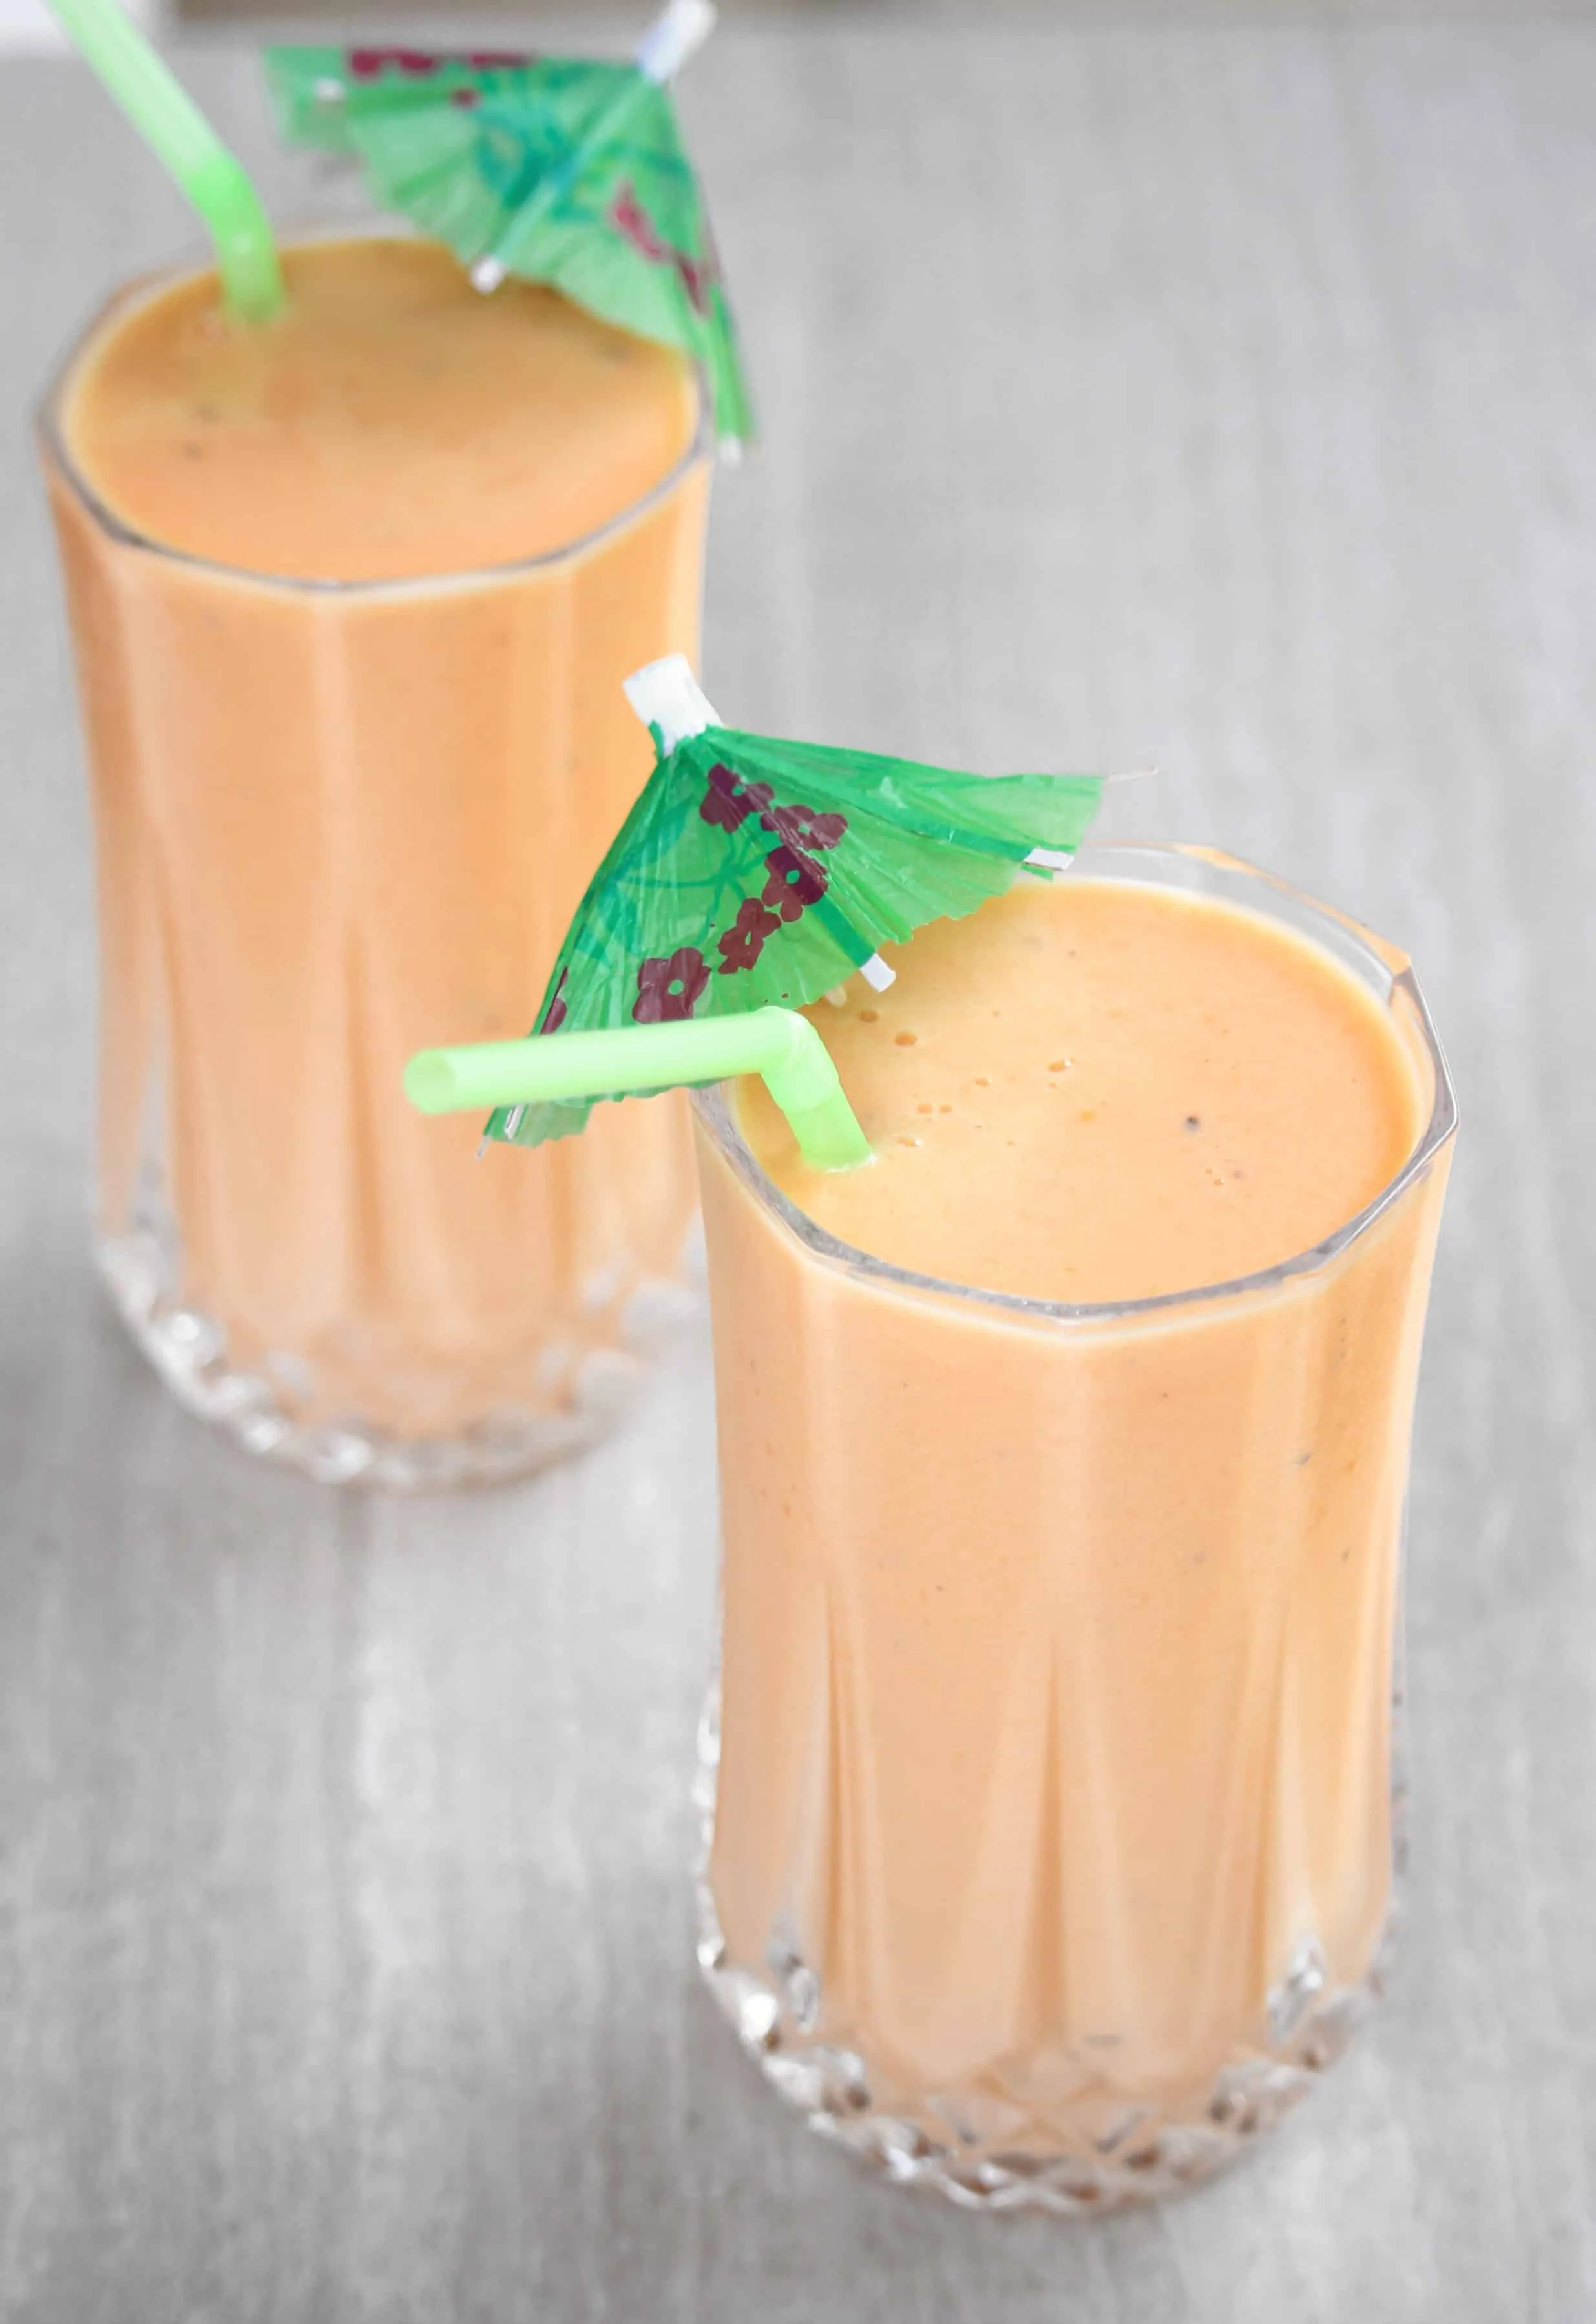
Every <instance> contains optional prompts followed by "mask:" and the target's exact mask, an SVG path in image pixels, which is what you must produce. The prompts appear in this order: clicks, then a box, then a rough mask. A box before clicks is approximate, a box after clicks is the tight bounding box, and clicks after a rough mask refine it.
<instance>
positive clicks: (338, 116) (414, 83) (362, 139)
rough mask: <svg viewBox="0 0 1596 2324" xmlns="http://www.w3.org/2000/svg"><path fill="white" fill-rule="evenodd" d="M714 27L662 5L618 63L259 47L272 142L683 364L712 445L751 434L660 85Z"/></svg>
mask: <svg viewBox="0 0 1596 2324" xmlns="http://www.w3.org/2000/svg"><path fill="white" fill-rule="evenodd" d="M714 21H715V10H714V8H713V7H712V6H710V5H709V0H671V5H670V6H669V7H668V8H667V9H666V11H665V13H664V14H663V15H662V16H661V17H660V20H659V22H658V23H656V24H655V26H654V28H653V30H652V31H651V32H650V34H649V36H648V38H647V39H646V40H645V41H644V42H643V44H642V46H641V49H640V50H639V51H638V53H637V56H636V58H635V59H634V60H632V62H631V63H630V64H610V63H603V62H598V61H594V60H582V59H576V58H564V57H526V56H514V55H510V54H507V53H502V52H499V51H485V50H473V51H466V52H462V53H459V54H446V53H442V52H434V51H429V50H420V49H392V48H390V49H324V48H275V49H268V50H267V51H266V71H267V78H268V80H269V82H270V85H271V88H272V97H273V100H274V103H275V106H276V110H277V115H278V118H279V122H280V124H281V128H282V131H283V134H284V135H285V136H287V137H288V138H290V139H291V141H292V142H294V143H298V144H301V145H314V146H318V147H320V148H322V149H323V150H325V151H329V152H338V153H345V154H350V155H353V156H355V158H357V159H358V160H359V161H361V163H362V164H363V165H364V170H365V173H366V176H367V179H368V180H369V181H370V184H371V186H372V189H373V191H374V193H375V195H376V197H377V199H378V200H379V201H380V202H381V203H382V204H383V206H384V207H385V208H389V209H393V210H397V211H399V212H400V213H401V216H403V217H407V218H409V219H410V220H411V223H412V224H413V225H415V226H420V229H421V231H422V232H423V233H424V234H428V235H432V236H433V238H434V239H435V240H437V241H438V242H442V243H444V244H447V247H448V248H449V249H450V250H452V251H453V252H454V253H455V254H456V256H457V258H459V259H460V260H461V261H462V262H463V263H465V264H466V266H468V267H469V268H470V269H471V272H472V277H473V280H474V281H475V282H476V284H477V286H478V288H479V289H480V290H483V291H492V290H494V289H495V288H496V287H497V286H498V284H499V283H500V282H502V281H503V279H504V277H505V276H506V275H507V274H515V275H520V276H522V277H524V278H525V279H526V280H528V281H533V282H544V283H548V284H549V285H550V286H551V287H552V288H553V289H555V290H557V291H563V292H564V293H565V294H566V296H567V298H569V299H572V300H575V301H576V302H577V305H579V306H583V307H586V308H587V309H590V310H591V312H593V313H594V314H595V315H599V316H602V317H603V318H604V320H605V321H606V322H610V323H614V324H617V325H619V326H620V327H621V328H622V329H623V330H628V331H634V332H636V333H637V334H638V335H639V337H642V338H647V339H659V340H662V341H663V342H664V343H665V344H666V345H667V346H674V347H679V348H681V349H682V351H683V352H684V353H685V354H687V355H690V356H691V357H692V358H693V360H694V361H695V362H696V363H697V364H700V365H701V366H702V368H703V370H704V372H705V374H706V376H707V378H708V381H709V384H710V390H711V393H712V395H713V397H714V401H715V425H716V428H717V430H718V432H719V434H720V435H721V437H722V438H724V439H725V440H727V441H741V440H745V439H746V438H748V437H749V436H750V435H751V434H752V417H751V412H750V407H749V401H748V393H747V389H746V386H745V384H744V382H743V371H742V366H741V363H740V361H739V357H738V352H737V340H736V334H735V331H734V329H733V323H732V316H731V309H730V308H729V307H728V305H727V303H726V296H725V291H724V287H723V285H722V282H721V277H720V269H719V265H718V263H717V262H716V258H715V243H714V238H713V236H712V235H711V233H710V229H709V219H708V215H707V213H706V209H705V207H704V199H703V196H702V194H701V192H700V190H699V187H698V182H697V179H696V177H695V176H694V174H693V167H692V164H691V162H690V161H688V159H687V150H686V147H685V146H684V144H683V143H682V135H681V130H680V127H679V125H678V122H677V117H676V108H675V106H674V105H673V104H672V102H671V97H670V91H669V87H668V86H667V84H668V83H669V80H670V79H671V78H672V77H673V76H674V74H675V73H676V71H677V70H678V69H679V67H680V66H681V65H682V64H683V63H684V62H685V61H686V60H687V56H688V55H689V54H690V53H691V51H693V50H694V49H695V48H697V46H698V44H699V42H701V41H702V40H703V38H704V36H705V34H706V32H708V30H709V28H710V26H711V24H713V23H714Z"/></svg>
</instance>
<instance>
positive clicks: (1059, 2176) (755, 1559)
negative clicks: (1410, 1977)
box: [700, 849, 1452, 2209]
mask: <svg viewBox="0 0 1596 2324" xmlns="http://www.w3.org/2000/svg"><path fill="white" fill-rule="evenodd" d="M890 957H891V958H892V961H893V964H894V965H895V967H896V968H897V971H898V978H897V982H896V983H894V984H893V985H892V986H891V988H890V990H889V991H886V992H884V993H880V994H877V993H874V992H872V991H868V990H866V989H864V988H863V986H862V985H859V984H857V983H855V984H854V985H851V986H850V987H849V991H848V998H847V1001H846V1006H845V1007H844V1008H843V1009H840V1010H839V1009H833V1008H830V1007H828V1006H826V1005H825V1004H822V1005H821V1006H820V1007H819V1008H817V1009H816V1010H814V1011H813V1012H812V1013H813V1016H814V1019H815V1021H816V1025H817V1026H818V1027H819V1028H820V1030H821V1032H822V1033H823V1035H824V1037H826V1041H827V1044H828V1046H829V1047H830V1048H831V1050H832V1053H833V1055H834V1056H835V1060H836V1062H837V1065H838V1067H839V1070H840V1073H841V1075H842V1079H843V1083H844V1087H845V1088H846V1089H847V1091H848V1093H849V1095H850V1098H851V1099H852V1101H853V1105H854V1108H855V1111H857V1112H858V1114H859V1117H860V1120H861V1121H862V1123H863V1126H864V1129H865V1130H866V1132H867V1134H868V1135H869V1136H870V1138H871V1140H872V1145H873V1147H874V1148H875V1154H876V1159H875V1160H874V1162H873V1163H872V1164H871V1165H870V1166H868V1167H866V1168H864V1169H862V1170H860V1171H858V1172H855V1173H852V1174H841V1173H839V1174H835V1175H832V1176H825V1175H822V1174H817V1173H813V1172H810V1171H808V1170H807V1169H806V1168H805V1167H804V1165H803V1164H802V1162H801V1160H800V1158H799V1157H798V1154H797V1151H796V1148H795V1147H794V1146H793V1143H792V1140H791V1138H790V1134H789V1131H788V1130H787V1128H786V1125H785V1124H784V1122H783V1121H782V1120H781V1117H780V1115H779V1114H778V1113H777V1112H776V1111H775V1110H774V1109H773V1108H772V1107H771V1106H770V1103H769V1102H768V1100H767V1099H766V1098H765V1096H764V1093H763V1092H762V1090H761V1089H760V1088H759V1087H758V1085H757V1084H748V1085H739V1087H738V1089H737V1092H736V1093H735V1096H734V1100H733V1101H732V1102H730V1103H728V1102H727V1100H726V1097H725V1096H724V1093H716V1094H715V1096H713V1097H711V1098H709V1099H707V1100H706V1101H704V1102H703V1103H702V1104H701V1108H700V1113H701V1122H700V1129H701V1137H700V1146H701V1167H702V1172H703V1178H704V1188H705V1208H706V1226H707V1230H708V1236H709V1255H710V1270H711V1276H710V1279H711V1293H712V1300H713V1305H714V1314H715V1342H716V1380H717V1398H718V1410H719V1433H720V1446H721V1452H720V1458H721V1470H722V1485H723V1516H724V1651H723V1662H722V1681H721V1685H722V1704H721V1729H720V1757H719V1769H718V1790H717V1798H716V1803H715V1824H714V1839H713V1849H712V1854H711V1857H710V1860H709V1865H708V1871H707V1877H706V1891H705V1914H706V1930H705V1940H704V1957H705V1959H706V1964H707V1965H708V1971H709V1974H710V1977H711V1981H712V1983H714V1984H715V1986H716V1987H717V1989H718V1990H719V1992H720V1994H721V1997H722V1998H723V1999H724V2000H725V2001H726V2002H727V2004H728V2006H730V2007H731V2009H732V2011H733V2015H734V2016H736V2017H737V2019H738V2022H739V2023H740V2024H741V2026H742V2030H743V2033H744V2035H745V2037H746V2038H747V2039H748V2040H749V2042H750V2044H751V2046H752V2047H754V2048H755V2049H756V2050H757V2051H758V2052H759V2054H760V2055H761V2057H763V2058H764V2059H765V2060H766V2061H768V2062H769V2063H770V2070H771V2072H772V2074H773V2076H774V2078H775V2079H776V2080H778V2082H779V2083H780V2085H781V2087H783V2088H784V2089H786V2090H787V2091H788V2093H789V2095H791V2096H794V2097H796V2098H798V2100H799V2101H800V2103H802V2104H803V2105H804V2106H805V2107H806V2108H807V2110H808V2111H809V2112H810V2113H811V2115H812V2116H813V2117H814V2118H815V2119H816V2120H817V2121H818V2122H820V2123H821V2124H822V2125H824V2126H826V2127H828V2128H829V2129H831V2130H832V2131H834V2132H835V2134H836V2135H841V2136H844V2137H845V2138H846V2139H848V2140H849V2141H850V2143H852V2144H854V2145H856V2146H858V2147H859V2148H860V2149H861V2150H862V2151H863V2152H865V2153H868V2154H870V2155H871V2156H872V2157H873V2159H875V2160H878V2161H880V2162H882V2163H885V2164H886V2165H887V2166H888V2167H889V2168H890V2170H891V2171H892V2172H894V2173H895V2174H896V2175H898V2176H901V2177H910V2178H914V2177H918V2178H924V2179H926V2180H928V2181H932V2182H934V2183H936V2184H937V2185H940V2186H942V2187H944V2188H946V2190H948V2191H951V2192H953V2193H955V2195H958V2196H960V2197H961V2199H965V2200H970V2201H991V2202H994V2203H1007V2202H1011V2201H1015V2200H1042V2201H1047V2202H1050V2203H1054V2204H1056V2205H1058V2206H1060V2207H1062V2208H1066V2209H1069V2208H1072V2207H1077V2206H1084V2205H1093V2204H1101V2203H1102V2202H1105V2201H1113V2200H1118V2199H1128V2198H1129V2197H1130V2196H1133V2195H1137V2194H1144V2193H1149V2192H1154V2191H1157V2190H1158V2189H1159V2188H1160V2187H1163V2186H1167V2185H1171V2184H1174V2183H1177V2182H1179V2181H1181V2180H1183V2179H1185V2178H1189V2177H1193V2176H1197V2175H1201V2174H1202V2173H1203V2172H1205V2171H1207V2170H1209V2169H1212V2168H1213V2167H1215V2166H1216V2165H1217V2164H1218V2163H1221V2162H1222V2161H1223V2160H1224V2159H1225V2157H1226V2156H1227V2155H1228V2154H1229V2153H1231V2152H1232V2150H1233V2149H1234V2147H1235V2146H1236V2145H1237V2144H1238V2143H1239V2141H1240V2139H1241V2137H1242V2136H1243V2135H1245V2134H1246V2133H1248V2132H1249V2131H1250V2130H1253V2129H1256V2128H1259V2127H1261V2126H1263V2125H1264V2124H1265V2123H1266V2122H1267V2121H1268V2120H1269V2119H1272V2117H1273V2116H1274V2115H1275V2114H1276V2113H1278V2111H1279V2109H1280V2107H1282V2106H1283V2105H1284V2104H1285V2103H1287V2101H1288V2100H1289V2098H1291V2097H1293V2096H1295V2095H1296V2092H1297V2090H1298V2089H1300V2088H1301V2087H1302V2085H1303V2083H1304V2081H1305V2079H1306V2077H1307V2075H1308V2074H1309V2072H1311V2070H1312V2069H1313V2068H1314V2067H1315V2066H1316V2065H1318V2064H1320V2063H1322V2062H1324V2061H1325V2059H1326V2058H1327V2057H1328V2056H1329V2055H1330V2054H1331V2053H1332V2052H1333V2050H1334V2048H1335V2047H1336V2046H1337V2044H1338V2043H1339V2042H1340V2040H1341V2039H1342V2037H1343V2036H1344V2033H1345V2031H1346V2029H1347V2026H1348V2024H1349V2023H1350V2022H1351V2020H1352V2018H1353V2017H1354V2016H1355V2015H1356V2014H1357V2012H1358V2010H1359V2008H1360V2007H1361V2003H1362V2000H1363V1997H1364V1996H1365V1995H1366V1993H1367V1990H1368V1988H1369V1986H1370V1979H1371V1978H1372V1976H1373V1974H1374V1970H1375V1964H1376V1960H1377V1954H1378V1950H1379V1943H1380V1940H1381V1935H1382V1932H1383V1931H1384V1928H1385V1926H1386V1923H1387V1920H1388V1911H1389V1904H1390V1884H1391V1858H1392V1839H1391V1823H1390V1796H1391V1775H1390V1761H1391V1748H1392V1738H1391V1710H1390V1705H1391V1695H1392V1678H1393V1641H1394V1634H1395V1617H1396V1603H1397V1589H1398V1552H1399V1545H1400V1535H1401V1527H1402V1512H1403V1500H1404V1493H1405V1488H1406V1477H1407V1445H1408V1435H1409V1427H1410V1420H1411V1410H1412V1402H1413V1394H1414V1388H1415V1380H1416V1367H1417V1360H1418V1350H1419V1341H1420V1335H1421V1332H1422V1326H1423V1317H1424V1310H1425V1297H1426V1293H1427V1284H1428V1277H1429V1270H1430V1262H1431V1257H1432V1252H1433V1249H1434V1242H1435V1231H1436V1226H1437V1223H1438V1215H1439V1208H1440V1203H1441V1199H1442V1194H1443V1188H1444V1172H1445V1166H1446V1161H1447V1154H1448V1140H1449V1137H1450V1130H1451V1121H1452V1116H1451V1101H1450V1094H1449V1093H1448V1091H1447V1088H1446V1084H1445V1082H1444V1074H1443V1072H1442V1069H1441V1066H1440V1062H1439V1056H1438V1053H1437V1052H1436V1051H1435V1047H1434V1045H1433V1041H1432V1039H1431V1037H1430V1035H1429V1031H1428V1025H1427V1019H1425V1015H1424V1012H1423V1007H1422V1002H1420V1001H1419V1000H1418V997H1417V992H1416V987H1415V986H1414V985H1413V983H1412V981H1411V977H1410V975H1409V974H1408V973H1407V970H1406V965H1405V964H1403V963H1401V961H1400V959H1399V957H1398V956H1395V955H1392V954H1388V952H1387V951H1386V950H1385V949H1384V948H1383V947H1380V946H1379V945H1377V944H1376V943H1375V942H1374V940H1373V939H1367V938H1364V937H1363V936H1361V933H1360V932H1357V931H1355V930H1352V928H1350V927H1349V926H1348V925H1347V924H1346V923H1344V922H1342V921H1339V920H1337V919H1335V918H1334V917H1333V915H1330V914H1328V913H1324V914H1320V913H1318V912H1317V910H1316V908H1314V907H1311V906H1309V905H1307V904H1306V903H1305V899H1297V898H1295V897H1292V896H1291V895H1290V894H1289V891H1286V890H1279V889H1278V888H1276V887H1275V886H1274V884H1273V883H1271V882H1268V881H1265V880H1263V879H1262V878H1261V877H1259V876H1258V875H1252V874H1249V873H1248V872H1247V871H1246V870H1245V868H1244V867H1241V866H1235V865H1232V864H1231V863H1229V862H1226V861H1225V860H1223V859H1213V858H1204V857H1201V856H1198V855H1195V854H1189V853H1183V852H1181V851H1174V850H1159V849H1146V850H1144V849H1123V850H1120V849H1115V850H1092V849H1088V850H1086V851H1084V853H1083V856H1082V858H1081V863H1080V867H1079V868H1078V869H1077V871H1075V873H1074V874H1072V875H1070V876H1069V877H1068V878H1066V879H1063V880H1061V881H1058V882H1056V884H1054V885H1053V886H1051V887H1044V886H1041V885H1039V884H1027V885H1025V886H1022V887H1020V888H1018V889H1016V890H1013V891H1012V892H1011V893H1010V894H1009V895H1007V896H1005V897H1003V898H1001V899H998V900H997V901H996V902H994V903H992V904H989V905H987V906H985V907H984V908H983V909H982V910H981V911H980V912H979V913H977V914H976V915H975V916H973V918H971V919H968V920H965V921H961V922H957V923H951V924H950V923H940V924H937V925H936V926H934V927H931V928H929V929H927V930H925V931H923V932H922V933H921V934H920V935H919V936H918V937H917V938H916V939H915V941H914V943H913V944H912V945H909V946H908V947H907V948H905V949H904V950H903V951H902V952H901V953H899V954H893V955H891V956H890Z"/></svg>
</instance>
